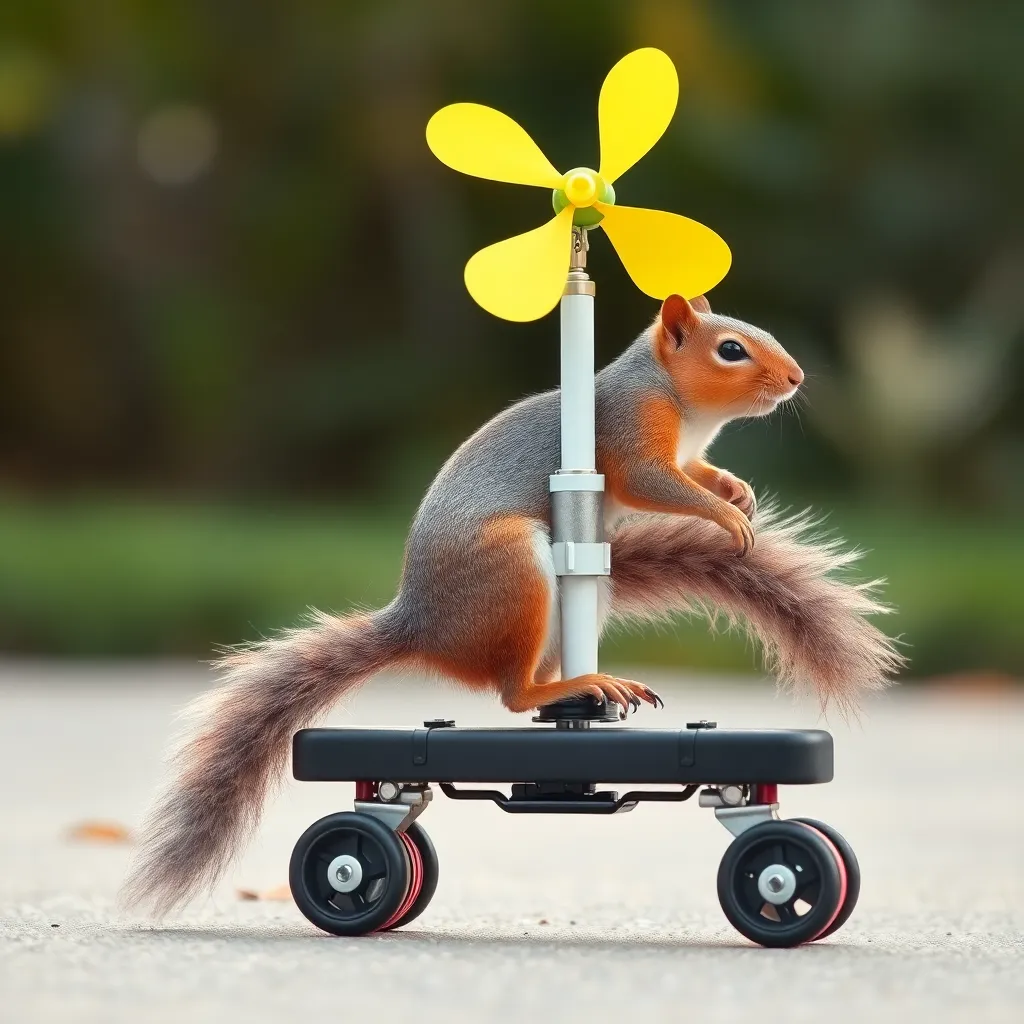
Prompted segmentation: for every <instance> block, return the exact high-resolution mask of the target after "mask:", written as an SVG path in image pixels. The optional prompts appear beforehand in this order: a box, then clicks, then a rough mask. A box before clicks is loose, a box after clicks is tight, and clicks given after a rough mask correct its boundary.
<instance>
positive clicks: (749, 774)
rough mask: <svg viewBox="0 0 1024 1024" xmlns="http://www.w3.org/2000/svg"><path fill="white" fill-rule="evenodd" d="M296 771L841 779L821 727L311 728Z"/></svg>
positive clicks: (458, 776) (357, 776) (461, 776)
mask: <svg viewBox="0 0 1024 1024" xmlns="http://www.w3.org/2000/svg"><path fill="white" fill-rule="evenodd" d="M292 768H293V774H294V776H295V778H296V779H299V780H301V781H304V782H355V781H360V780H367V781H380V780H383V779H391V780H394V781H400V782H548V781H558V782H583V783H612V782H621V783H645V784H657V783H673V782H681V783H713V784H719V783H722V784H724V783H760V782H764V783H772V782H774V783H781V784H785V785H801V784H808V783H817V782H830V781H831V780H832V771H833V768H832V736H831V735H830V734H829V733H827V732H825V731H823V730H821V729H714V728H710V729H709V728H697V729H632V728H627V727H624V726H604V727H595V728H591V729H585V730H578V731H577V730H561V729H554V728H548V727H545V726H533V727H530V726H525V727H520V728H508V729H466V728H455V727H452V726H448V727H439V726H432V727H429V728H423V729H303V730H302V731H301V732H297V733H296V734H295V737H294V740H293V746H292Z"/></svg>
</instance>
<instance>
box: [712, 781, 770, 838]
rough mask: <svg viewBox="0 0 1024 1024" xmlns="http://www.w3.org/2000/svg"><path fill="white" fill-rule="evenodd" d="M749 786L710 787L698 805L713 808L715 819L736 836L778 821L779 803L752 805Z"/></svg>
mask: <svg viewBox="0 0 1024 1024" xmlns="http://www.w3.org/2000/svg"><path fill="white" fill-rule="evenodd" d="M749 793H750V791H749V787H747V786H737V785H729V786H710V787H708V788H707V789H702V790H701V792H700V796H699V797H698V798H697V803H698V805H699V806H701V807H713V808H714V810H715V817H716V818H717V819H718V820H719V821H720V822H721V823H722V824H723V825H724V826H725V827H726V828H727V829H728V830H729V831H730V832H731V833H732V834H733V835H734V836H738V835H740V834H741V833H742V832H746V831H747V829H748V828H753V827H754V826H755V825H760V824H762V823H764V822H766V821H777V820H778V817H779V814H778V811H779V805H778V803H771V804H758V803H750V802H749V801H750V795H749Z"/></svg>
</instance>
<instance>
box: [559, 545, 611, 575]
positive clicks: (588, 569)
mask: <svg viewBox="0 0 1024 1024" xmlns="http://www.w3.org/2000/svg"><path fill="white" fill-rule="evenodd" d="M551 555H552V557H553V558H554V562H555V575H556V576H609V575H611V571H612V546H611V544H608V543H599V544H580V543H577V542H576V541H571V540H564V541H557V542H556V543H554V544H552V545H551Z"/></svg>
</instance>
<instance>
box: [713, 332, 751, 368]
mask: <svg viewBox="0 0 1024 1024" xmlns="http://www.w3.org/2000/svg"><path fill="white" fill-rule="evenodd" d="M718 354H719V355H720V356H721V357H722V358H723V359H724V360H725V361H726V362H727V363H738V362H739V361H740V360H741V359H749V358H750V357H749V356H748V355H747V350H746V349H745V348H744V347H743V346H742V345H741V344H740V343H739V342H738V341H735V340H734V339H732V338H726V339H725V341H723V342H722V343H721V345H719V346H718Z"/></svg>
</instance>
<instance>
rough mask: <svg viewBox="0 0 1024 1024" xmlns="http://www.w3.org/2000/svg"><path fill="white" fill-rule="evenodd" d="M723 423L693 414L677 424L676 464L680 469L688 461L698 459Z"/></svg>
mask: <svg viewBox="0 0 1024 1024" xmlns="http://www.w3.org/2000/svg"><path fill="white" fill-rule="evenodd" d="M723 426H725V424H724V423H723V422H722V420H720V419H717V418H712V417H710V416H708V417H701V416H694V417H691V418H690V419H686V420H683V422H682V423H680V424H679V440H678V441H676V465H677V466H678V467H679V468H680V469H682V468H683V466H685V465H686V463H688V462H692V461H693V460H694V459H699V458H700V457H701V456H702V455H703V454H704V452H705V451H707V449H708V447H709V446H710V444H711V442H712V441H714V439H715V438H716V437H717V436H718V432H719V431H720V430H721V429H722V427H723Z"/></svg>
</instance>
